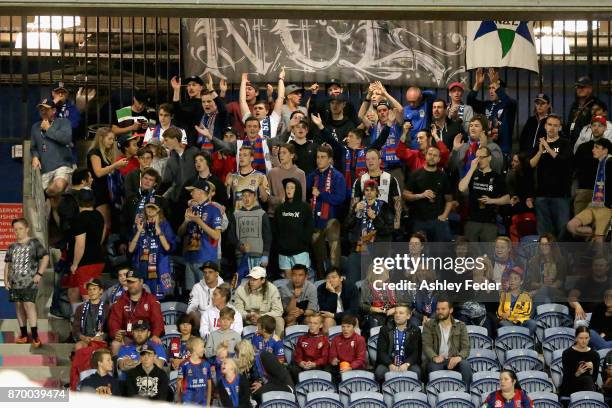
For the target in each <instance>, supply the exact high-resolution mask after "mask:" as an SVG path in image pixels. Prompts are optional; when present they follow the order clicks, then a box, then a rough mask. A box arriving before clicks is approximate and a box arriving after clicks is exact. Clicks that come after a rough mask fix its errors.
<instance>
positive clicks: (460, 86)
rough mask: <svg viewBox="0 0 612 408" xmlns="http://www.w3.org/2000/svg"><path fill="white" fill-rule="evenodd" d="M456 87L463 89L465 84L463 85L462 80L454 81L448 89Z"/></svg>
mask: <svg viewBox="0 0 612 408" xmlns="http://www.w3.org/2000/svg"><path fill="white" fill-rule="evenodd" d="M455 87H459V88H461V90H462V91H464V90H465V85H463V84H462V83H461V82H452V83H451V84H450V85H449V86H448V90H449V91H450V90H451V89H453V88H455Z"/></svg>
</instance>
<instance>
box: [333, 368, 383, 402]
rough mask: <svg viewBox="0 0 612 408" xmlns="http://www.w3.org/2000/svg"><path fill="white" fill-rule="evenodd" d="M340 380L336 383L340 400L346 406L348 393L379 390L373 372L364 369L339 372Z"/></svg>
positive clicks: (348, 397) (348, 398)
mask: <svg viewBox="0 0 612 408" xmlns="http://www.w3.org/2000/svg"><path fill="white" fill-rule="evenodd" d="M341 378H342V381H341V382H340V384H339V385H338V392H339V394H340V402H341V403H342V404H343V405H344V406H347V405H348V402H349V400H350V395H351V394H352V393H355V392H360V391H369V392H372V391H374V392H380V389H379V386H378V382H376V380H375V379H374V374H373V373H371V372H369V371H365V370H351V371H347V372H344V373H342V374H341Z"/></svg>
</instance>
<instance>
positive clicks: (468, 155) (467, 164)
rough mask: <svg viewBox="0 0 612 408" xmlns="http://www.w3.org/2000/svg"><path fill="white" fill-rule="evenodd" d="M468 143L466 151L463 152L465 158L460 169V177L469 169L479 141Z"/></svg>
mask: <svg viewBox="0 0 612 408" xmlns="http://www.w3.org/2000/svg"><path fill="white" fill-rule="evenodd" d="M469 143H470V145H469V147H468V150H467V152H466V153H465V158H464V159H463V168H462V169H461V178H463V177H464V176H465V175H466V174H467V172H468V171H469V170H470V166H471V164H472V160H474V159H475V158H476V151H477V150H478V147H480V141H478V142H469Z"/></svg>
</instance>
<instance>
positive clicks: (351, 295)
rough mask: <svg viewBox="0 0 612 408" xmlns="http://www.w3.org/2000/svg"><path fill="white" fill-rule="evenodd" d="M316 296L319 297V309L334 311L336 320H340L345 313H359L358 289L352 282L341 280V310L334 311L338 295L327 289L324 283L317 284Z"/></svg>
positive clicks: (355, 314) (353, 314) (356, 314)
mask: <svg viewBox="0 0 612 408" xmlns="http://www.w3.org/2000/svg"><path fill="white" fill-rule="evenodd" d="M317 298H318V299H319V310H320V311H321V312H332V313H334V318H335V319H336V322H339V321H341V320H342V317H343V316H344V314H345V313H347V314H350V315H352V316H358V315H359V291H357V287H356V286H355V285H354V284H353V283H350V282H347V281H343V282H342V291H341V292H340V298H341V299H342V308H343V309H344V311H343V312H340V313H336V308H337V307H338V295H337V294H335V293H332V292H330V291H329V290H327V288H326V287H325V284H323V285H319V287H318V288H317Z"/></svg>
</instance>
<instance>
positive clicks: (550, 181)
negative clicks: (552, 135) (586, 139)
mask: <svg viewBox="0 0 612 408" xmlns="http://www.w3.org/2000/svg"><path fill="white" fill-rule="evenodd" d="M548 145H549V146H550V147H551V149H554V150H555V151H556V152H557V157H555V158H554V159H553V158H552V156H551V155H550V154H548V152H547V151H546V150H545V151H544V153H542V157H540V161H539V162H538V165H537V166H536V197H569V196H570V187H571V184H572V177H571V176H572V147H571V145H570V142H569V141H568V140H567V139H562V138H558V139H557V140H555V141H554V142H549V143H548ZM538 146H539V143H538V145H536V147H535V149H534V150H533V153H532V154H531V157H533V156H535V155H536V154H537V153H538Z"/></svg>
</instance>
